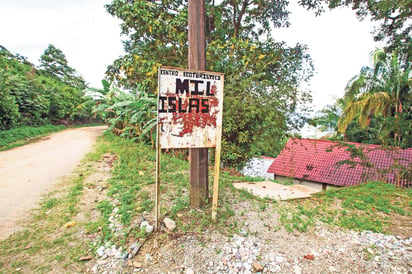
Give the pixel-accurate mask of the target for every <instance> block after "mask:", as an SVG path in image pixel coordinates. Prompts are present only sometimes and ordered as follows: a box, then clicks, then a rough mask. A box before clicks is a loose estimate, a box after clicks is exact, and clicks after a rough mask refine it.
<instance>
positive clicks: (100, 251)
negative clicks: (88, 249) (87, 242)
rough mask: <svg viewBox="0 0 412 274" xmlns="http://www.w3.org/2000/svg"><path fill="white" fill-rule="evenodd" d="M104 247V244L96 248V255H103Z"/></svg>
mask: <svg viewBox="0 0 412 274" xmlns="http://www.w3.org/2000/svg"><path fill="white" fill-rule="evenodd" d="M105 249H106V248H105V247H104V246H100V247H99V248H98V249H97V255H99V257H102V256H103V255H104V250H105Z"/></svg>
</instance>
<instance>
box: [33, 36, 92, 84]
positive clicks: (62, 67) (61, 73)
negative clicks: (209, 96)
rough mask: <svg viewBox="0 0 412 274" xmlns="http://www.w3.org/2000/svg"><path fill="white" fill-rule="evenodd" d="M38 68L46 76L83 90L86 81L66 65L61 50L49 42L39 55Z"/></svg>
mask: <svg viewBox="0 0 412 274" xmlns="http://www.w3.org/2000/svg"><path fill="white" fill-rule="evenodd" d="M40 68H41V69H43V71H42V72H43V73H44V74H45V75H48V76H52V77H55V78H57V79H59V80H61V81H63V82H64V83H66V84H67V85H69V86H72V87H75V88H78V89H80V90H83V89H85V88H86V86H87V85H86V81H85V80H84V79H83V77H81V76H79V75H77V72H76V70H75V69H73V68H71V67H70V66H69V65H68V62H67V59H66V56H65V55H64V53H63V51H62V50H60V49H58V48H56V47H55V46H54V45H52V44H49V46H48V48H47V49H46V50H45V51H44V53H43V54H42V55H41V56H40Z"/></svg>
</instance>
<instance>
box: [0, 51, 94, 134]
mask: <svg viewBox="0 0 412 274" xmlns="http://www.w3.org/2000/svg"><path fill="white" fill-rule="evenodd" d="M51 52H53V54H52V53H51ZM40 60H41V66H40V68H36V67H35V66H34V65H33V64H31V63H30V62H28V61H27V60H26V58H25V57H23V56H21V55H19V54H13V53H11V52H10V51H8V50H7V49H6V48H4V47H2V46H0V130H9V129H13V128H17V127H21V126H37V125H43V124H49V123H57V122H58V121H61V120H65V121H74V120H83V119H87V118H89V117H90V115H91V108H92V106H93V101H92V100H91V99H90V98H89V97H85V96H84V91H83V89H84V88H85V87H86V85H85V81H84V80H83V79H82V77H80V76H78V75H77V74H76V71H75V70H74V69H72V68H70V67H69V66H68V65H67V60H66V58H65V56H64V54H63V53H62V52H61V51H60V50H58V49H56V48H55V47H54V46H53V45H49V47H48V49H46V51H45V53H44V54H43V55H42V56H41V58H40ZM45 60H47V62H46V61H45Z"/></svg>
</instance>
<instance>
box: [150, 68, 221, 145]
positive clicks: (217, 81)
mask: <svg viewBox="0 0 412 274" xmlns="http://www.w3.org/2000/svg"><path fill="white" fill-rule="evenodd" d="M223 80H224V75H223V74H222V73H217V72H208V71H196V70H185V69H179V68H172V67H160V68H159V92H158V123H159V128H160V130H159V134H160V136H159V138H160V141H159V142H160V148H200V147H215V146H216V142H217V140H216V139H217V138H216V136H217V131H218V130H221V128H222V111H223Z"/></svg>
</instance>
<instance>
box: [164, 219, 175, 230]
mask: <svg viewBox="0 0 412 274" xmlns="http://www.w3.org/2000/svg"><path fill="white" fill-rule="evenodd" d="M163 223H164V224H165V227H166V229H167V230H169V231H173V230H175V229H176V222H175V221H173V220H172V219H170V218H167V217H166V218H164V220H163Z"/></svg>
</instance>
